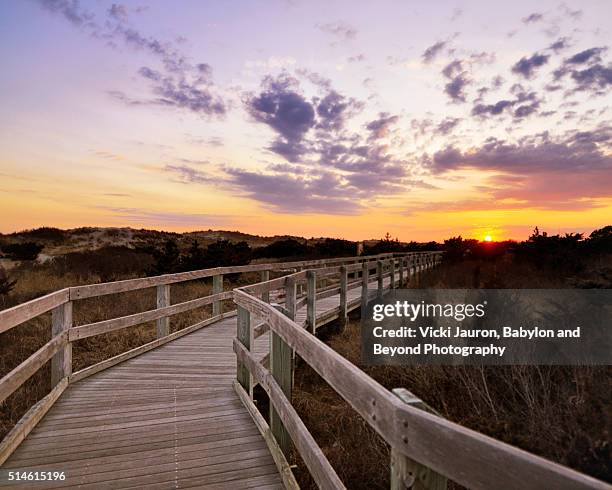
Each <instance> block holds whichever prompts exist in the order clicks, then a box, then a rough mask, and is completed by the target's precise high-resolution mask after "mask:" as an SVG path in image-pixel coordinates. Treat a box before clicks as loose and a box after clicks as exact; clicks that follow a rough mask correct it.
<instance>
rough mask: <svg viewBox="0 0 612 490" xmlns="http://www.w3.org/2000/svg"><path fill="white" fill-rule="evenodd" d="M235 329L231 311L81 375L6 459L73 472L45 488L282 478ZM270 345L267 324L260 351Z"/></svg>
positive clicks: (256, 484)
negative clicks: (246, 381) (242, 382)
mask: <svg viewBox="0 0 612 490" xmlns="http://www.w3.org/2000/svg"><path fill="white" fill-rule="evenodd" d="M396 277H397V278H398V276H396ZM375 279H376V278H374V280H373V281H371V282H372V285H373V286H372V287H374V282H375ZM384 284H385V286H388V284H389V278H385V280H384ZM360 297H361V287H357V288H354V289H351V290H350V291H349V292H348V301H349V308H350V309H354V308H356V307H357V306H358V304H359V300H360ZM338 302H339V297H338V295H333V296H329V297H327V298H323V299H320V300H318V301H317V317H318V318H324V319H326V320H327V321H330V319H333V318H334V315H333V314H332V315H330V312H334V311H335V310H337V309H338ZM305 319H306V307H302V308H300V309H299V310H298V315H297V320H298V321H299V322H304V321H305ZM235 336H236V317H230V318H226V319H224V320H221V321H219V322H216V323H213V324H212V325H209V326H208V327H205V328H203V329H200V330H198V331H196V332H193V333H191V334H189V335H186V336H185V337H182V338H180V339H177V340H174V341H172V342H170V343H168V344H165V345H163V346H161V347H159V348H157V349H155V350H152V351H149V352H147V353H144V354H142V355H140V356H138V357H135V358H133V359H129V360H127V361H125V362H123V363H121V364H118V365H116V366H114V367H111V368H109V369H106V370H104V371H102V372H100V373H98V374H95V375H93V376H90V377H89V378H86V379H84V380H81V381H77V382H76V383H74V384H71V385H70V386H69V387H68V389H67V390H66V391H65V392H64V393H63V395H62V396H61V398H60V399H59V400H58V401H57V402H56V403H55V404H54V405H53V407H52V408H51V409H50V410H49V412H48V413H47V415H46V416H45V418H44V419H43V420H42V421H41V422H40V423H39V424H38V425H37V426H36V428H35V429H34V430H33V431H32V432H31V433H30V435H29V436H28V437H27V439H26V440H25V441H24V442H23V443H22V444H21V445H20V446H19V448H18V449H17V450H16V451H15V452H14V453H13V455H12V456H11V457H10V458H9V459H8V461H6V463H5V464H4V465H3V468H5V469H10V468H28V469H29V470H34V469H37V470H53V471H65V472H66V476H67V479H66V481H64V482H55V483H47V484H45V488H55V487H71V486H78V487H79V488H96V489H98V488H100V489H103V488H109V489H115V488H145V487H146V488H151V489H155V488H191V487H198V488H211V489H212V488H232V489H234V488H236V489H239V488H282V483H281V479H280V477H279V474H278V471H277V468H276V466H275V463H274V461H273V459H272V457H271V455H270V452H269V450H268V447H267V445H266V443H265V441H264V439H263V438H262V437H261V435H260V433H259V431H258V429H257V428H256V426H255V424H254V422H253V420H252V419H251V417H250V415H249V413H248V412H247V410H246V408H245V407H244V406H243V404H242V403H241V402H240V400H239V398H238V396H237V395H236V393H235V391H234V389H233V388H232V382H233V381H234V380H235V379H236V357H235V355H234V352H233V350H232V341H233V339H234V337H235ZM268 346H269V333H266V334H264V335H262V336H261V337H259V338H258V339H257V342H256V348H255V349H254V352H255V355H256V356H257V357H259V358H263V357H264V356H265V355H266V354H267V353H268ZM20 488H27V485H25V486H23V487H22V486H20ZM32 488H34V486H33V487H32Z"/></svg>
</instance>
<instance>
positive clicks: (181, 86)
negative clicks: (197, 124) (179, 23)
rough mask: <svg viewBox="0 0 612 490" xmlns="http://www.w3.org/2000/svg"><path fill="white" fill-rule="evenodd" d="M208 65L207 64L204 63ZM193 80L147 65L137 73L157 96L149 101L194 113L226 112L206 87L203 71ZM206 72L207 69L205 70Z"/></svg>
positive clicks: (219, 100) (220, 100)
mask: <svg viewBox="0 0 612 490" xmlns="http://www.w3.org/2000/svg"><path fill="white" fill-rule="evenodd" d="M204 66H208V65H204ZM200 73H201V74H202V75H201V76H199V77H197V78H196V79H195V80H187V79H186V77H185V76H184V75H183V74H180V75H178V76H168V75H163V74H162V73H160V72H158V71H155V70H153V69H151V68H149V67H146V66H145V67H142V68H141V69H140V70H139V74H140V75H141V76H142V77H143V78H145V79H147V80H150V81H151V82H153V83H152V90H153V93H154V94H155V95H157V96H158V98H156V99H154V100H151V101H149V102H150V103H156V104H160V105H164V106H168V107H177V108H180V109H188V110H189V111H191V112H194V113H196V114H203V115H207V116H211V115H217V116H221V115H223V114H225V112H226V105H225V103H224V101H223V100H222V99H221V98H220V97H218V96H215V95H214V94H213V93H211V91H210V90H209V89H208V87H209V83H208V78H207V76H205V75H204V74H203V73H204V72H200ZM206 73H208V70H206Z"/></svg>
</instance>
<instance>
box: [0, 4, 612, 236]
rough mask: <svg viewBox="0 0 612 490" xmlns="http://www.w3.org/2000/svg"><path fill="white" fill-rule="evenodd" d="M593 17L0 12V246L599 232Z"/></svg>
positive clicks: (611, 85)
mask: <svg viewBox="0 0 612 490" xmlns="http://www.w3.org/2000/svg"><path fill="white" fill-rule="evenodd" d="M610 19H612V2H610V1H609V0H601V1H580V2H569V1H566V2H565V3H561V2H558V1H538V2H533V1H512V2H490V1H484V0H483V1H476V0H474V1H464V2H461V1H458V0H457V1H452V2H451V1H438V2H431V1H429V2H425V1H423V2H420V1H397V2H365V1H364V2H360V1H346V2H344V1H335V0H327V1H325V2H317V1H306V0H292V1H289V0H287V1H263V0H259V1H235V2H221V1H218V2H212V1H210V2H203V1H177V2H167V1H147V0H142V1H136V2H122V3H112V2H106V1H102V0H95V1H93V0H92V1H82V2H78V1H71V0H40V1H34V0H28V1H8V0H5V1H2V2H0V41H1V43H0V58H1V59H2V69H1V70H0V107H1V116H0V209H1V210H2V211H1V213H0V232H11V231H16V230H21V229H25V228H33V227H38V226H43V225H44V226H58V227H62V228H69V227H77V226H131V227H137V228H141V227H144V228H155V229H164V230H172V231H188V230H198V229H209V228H213V229H226V230H240V231H244V232H249V233H256V234H266V235H272V234H295V235H302V236H307V237H310V236H335V237H344V238H348V239H368V238H378V237H381V236H383V235H384V234H385V233H386V232H389V233H391V235H393V236H397V237H399V238H400V239H402V240H431V239H442V238H447V237H449V236H452V235H459V234H461V235H463V236H469V237H476V238H484V236H485V235H490V236H491V237H492V238H493V239H503V238H518V239H522V238H526V237H527V236H528V234H529V232H530V231H531V230H532V229H533V228H534V227H535V226H536V225H537V226H539V227H540V229H541V230H547V231H549V232H553V233H557V232H562V233H563V232H569V231H578V232H590V231H592V230H593V229H595V228H598V227H602V226H604V225H608V224H612V122H611V112H612V111H611V109H612V108H611V105H612V98H611V93H612V63H611V61H612V28H611V24H610Z"/></svg>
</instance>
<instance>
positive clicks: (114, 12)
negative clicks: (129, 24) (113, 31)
mask: <svg viewBox="0 0 612 490" xmlns="http://www.w3.org/2000/svg"><path fill="white" fill-rule="evenodd" d="M108 15H109V16H110V17H112V18H114V19H115V20H119V21H122V22H123V21H126V20H127V18H128V9H127V7H126V6H125V5H121V4H120V3H113V4H112V5H111V6H110V8H109V9H108Z"/></svg>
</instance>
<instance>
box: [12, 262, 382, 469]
mask: <svg viewBox="0 0 612 490" xmlns="http://www.w3.org/2000/svg"><path fill="white" fill-rule="evenodd" d="M391 255H392V254H382V255H378V256H376V258H379V259H384V258H386V257H389V256H391ZM371 259H372V257H364V256H360V257H345V258H335V259H322V260H309V261H300V262H284V263H269V264H253V265H245V266H236V267H217V268H213V269H204V270H197V271H190V272H182V273H178V274H166V275H161V276H155V277H146V278H138V279H128V280H124V281H115V282H108V283H101V284H91V285H85V286H76V287H70V288H65V289H62V290H60V291H56V292H54V293H51V294H48V295H46V296H43V297H41V298H37V299H34V300H32V301H28V302H27V303H23V304H20V305H17V306H15V307H12V308H8V309H6V310H3V311H0V334H1V333H3V332H6V331H8V330H10V329H12V328H14V327H16V326H17V325H20V324H22V323H24V322H27V321H29V320H32V319H34V318H36V317H38V316H40V315H43V314H45V313H48V312H49V311H51V317H52V319H51V340H50V341H49V342H47V343H46V344H45V345H44V346H42V347H41V348H40V349H39V350H37V351H36V352H35V353H34V354H32V355H31V356H30V357H28V358H27V359H26V360H25V361H23V362H22V363H21V364H19V365H18V366H17V367H15V368H14V369H13V370H12V371H10V372H9V373H8V374H6V375H5V376H4V377H3V378H2V379H0V403H2V402H4V400H6V398H8V397H9V396H10V395H11V394H13V393H14V392H15V391H16V390H17V389H18V388H19V387H20V386H21V385H23V383H24V382H26V381H27V380H28V379H29V378H30V377H31V376H32V375H33V374H34V373H36V372H37V371H38V370H39V369H40V368H41V367H42V366H44V365H45V364H46V363H47V362H48V361H49V360H50V361H51V386H52V389H51V391H50V393H49V394H47V395H46V396H45V397H44V398H42V399H41V400H40V401H39V402H37V403H36V404H35V405H34V406H33V407H31V408H30V410H29V411H28V412H27V413H26V414H25V415H24V416H23V417H22V418H21V420H20V421H19V422H18V423H17V424H16V426H15V427H14V428H13V429H12V430H11V432H9V434H8V435H7V436H6V437H5V438H4V439H3V440H2V442H1V443H0V465H1V464H2V463H3V462H4V461H6V459H7V458H8V457H9V456H10V454H11V453H12V452H13V451H14V450H15V448H16V447H17V446H18V445H19V444H20V443H21V441H23V439H24V438H25V437H26V436H27V434H28V433H29V432H30V431H31V430H32V428H33V427H34V426H35V425H36V424H37V423H38V421H39V420H40V419H41V418H42V417H43V416H44V415H45V413H47V411H48V410H49V408H50V407H51V406H52V405H53V403H54V402H55V401H56V400H57V398H58V397H59V396H60V395H61V394H62V392H63V391H64V390H65V389H66V387H67V386H68V384H69V383H72V382H75V381H78V380H80V379H83V378H85V377H87V376H90V375H92V374H94V373H97V372H99V371H101V370H103V369H106V368H108V367H111V366H113V365H115V364H118V363H119V362H122V361H125V360H126V359H130V358H132V357H134V356H137V355H139V354H142V353H144V352H147V351H149V350H151V349H154V348H156V347H158V346H160V345H162V344H165V343H167V342H169V341H171V340H174V339H176V338H179V337H182V336H184V335H186V334H188V333H191V332H193V331H195V330H198V329H200V328H202V327H205V326H207V325H210V324H212V323H214V322H216V321H218V320H220V319H223V318H226V317H228V316H232V315H235V314H236V312H235V311H229V312H223V304H222V301H223V300H228V299H231V298H232V292H231V291H223V276H224V275H228V274H240V273H253V272H259V273H260V280H262V281H268V280H269V278H270V272H276V273H281V274H287V273H290V272H295V271H296V270H301V269H304V268H308V267H311V268H316V267H325V266H337V265H338V264H360V263H362V262H364V261H367V260H371ZM210 277H212V280H213V290H212V294H210V295H208V296H204V297H200V298H196V299H192V300H189V301H184V302H181V303H176V304H172V303H171V291H170V288H171V285H173V284H177V283H183V282H186V281H193V280H197V279H204V278H210ZM274 281H275V280H272V283H273V282H274ZM153 287H155V288H156V291H157V305H156V308H155V309H153V310H149V311H144V312H140V313H135V314H132V315H127V316H122V317H118V318H112V319H108V320H103V321H98V322H95V323H88V324H85V325H75V324H74V322H73V315H72V310H73V304H74V302H76V301H79V300H83V299H86V298H95V297H99V296H104V295H108V294H118V293H125V292H128V291H136V290H143V289H146V288H153ZM211 304H212V313H213V316H212V317H211V318H207V319H205V320H202V321H200V322H197V323H195V324H193V325H190V326H188V327H186V328H183V329H181V330H179V331H176V332H174V333H170V317H171V316H173V315H177V314H179V313H184V312H187V311H192V310H195V309H197V308H202V307H204V306H206V305H211ZM150 321H156V325H157V338H156V340H154V341H152V342H149V343H146V344H144V345H141V346H139V347H136V348H134V349H132V350H129V351H127V352H124V353H121V354H119V355H117V356H114V357H111V358H110V359H107V360H105V361H102V362H99V363H97V364H94V365H92V366H89V367H87V368H84V369H82V370H80V371H77V372H74V373H73V372H72V342H74V341H76V340H79V339H84V338H88V337H92V336H95V335H101V334H105V333H108V332H112V331H116V330H120V329H124V328H127V327H131V326H135V325H140V324H142V323H146V322H150Z"/></svg>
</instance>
